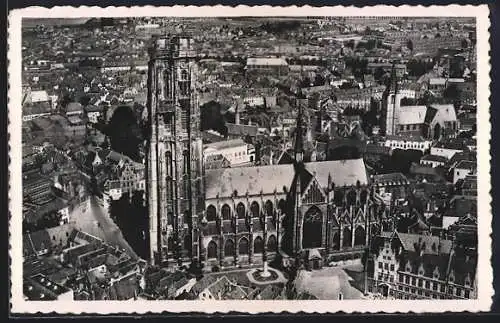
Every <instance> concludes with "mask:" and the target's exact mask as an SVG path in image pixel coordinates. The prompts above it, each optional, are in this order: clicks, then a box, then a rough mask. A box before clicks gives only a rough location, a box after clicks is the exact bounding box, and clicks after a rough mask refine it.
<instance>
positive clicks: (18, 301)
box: [8, 5, 493, 314]
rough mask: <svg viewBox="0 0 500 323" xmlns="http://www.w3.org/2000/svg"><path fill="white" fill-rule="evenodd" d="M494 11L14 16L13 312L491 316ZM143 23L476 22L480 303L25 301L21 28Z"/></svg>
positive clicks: (260, 9)
mask: <svg viewBox="0 0 500 323" xmlns="http://www.w3.org/2000/svg"><path fill="white" fill-rule="evenodd" d="M488 15H489V10H488V7H487V6H486V5H480V6H472V5H467V6H459V5H449V6H430V7H424V6H408V5H404V6H399V7H394V6H372V7H363V8H356V7H342V6H335V7H310V6H303V7H297V6H290V7H271V6H254V7H249V6H237V7H228V6H203V7H196V6H173V7H154V6H144V7H107V8H100V7H85V6H82V7H78V8H75V7H54V8H51V9H47V8H42V7H30V8H25V9H19V10H14V11H12V12H11V13H10V15H9V29H8V33H9V35H8V48H9V49H8V61H9V67H8V73H9V76H8V77H9V92H8V98H9V103H8V118H9V126H8V131H9V135H10V137H9V146H10V152H9V155H10V160H11V162H10V164H9V172H10V177H9V185H10V190H9V199H10V204H9V211H10V221H9V232H10V239H9V242H10V250H9V255H10V258H11V266H10V270H11V277H10V278H11V312H12V313H59V314H84V313H85V314H117V313H130V314H132V313H137V314H145V313H161V312H164V311H166V312H174V313H181V312H202V313H228V312H235V311H236V312H240V313H266V312H274V313H280V312H289V313H298V312H305V313H314V312H315V313H335V312H345V313H354V312H358V313H376V312H385V313H398V312H400V313H408V312H413V313H423V312H447V311H452V312H461V311H470V312H477V311H488V310H489V309H490V306H491V303H492V296H493V286H492V282H493V274H492V267H491V263H490V258H491V246H492V244H491V238H490V235H491V219H492V213H491V196H490V189H491V186H490V149H489V148H490V143H489V141H490V130H491V125H490V114H489V107H490V103H489V95H490V88H489V86H490V77H489V72H490V65H489V57H490V56H489V50H490V46H489V26H490V23H489V18H488ZM140 16H177V17H210V16H226V17H237V16H247V17H248V16H263V17H264V16H267V17H269V16H318V17H321V16H406V17H418V16H422V17H439V16H443V17H476V26H477V50H478V52H477V57H478V71H477V72H478V73H477V75H478V82H477V93H478V99H477V102H478V120H479V126H478V139H477V140H478V143H477V146H478V227H479V228H478V236H479V244H478V248H479V257H478V268H477V270H478V275H477V276H478V299H476V300H435V301H426V300H413V301H409V300H395V301H394V300H391V301H386V300H377V301H370V300H343V301H326V300H319V301H128V302H127V301H51V302H43V301H25V300H24V298H23V291H22V285H23V279H22V259H23V255H22V173H21V162H20V161H21V160H22V146H21V124H22V107H21V85H22V84H21V61H22V60H21V21H22V18H23V17H24V18H81V17H140Z"/></svg>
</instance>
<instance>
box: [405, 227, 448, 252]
mask: <svg viewBox="0 0 500 323" xmlns="http://www.w3.org/2000/svg"><path fill="white" fill-rule="evenodd" d="M397 236H398V237H399V240H400V241H401V244H402V247H403V248H404V249H405V250H406V251H416V250H415V246H416V245H419V244H420V245H422V244H424V243H425V246H426V248H425V252H424V253H425V254H431V255H437V254H438V248H437V246H438V245H440V246H441V248H440V249H439V253H444V254H449V253H450V252H451V249H452V241H451V240H444V239H440V238H439V237H436V236H431V235H420V234H411V233H401V232H398V233H397ZM433 245H435V246H436V248H435V249H433V248H432V246H433Z"/></svg>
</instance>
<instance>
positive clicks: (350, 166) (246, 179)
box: [205, 158, 368, 199]
mask: <svg viewBox="0 0 500 323" xmlns="http://www.w3.org/2000/svg"><path fill="white" fill-rule="evenodd" d="M305 170H306V172H304V174H301V181H305V182H306V183H302V184H303V185H307V184H308V183H309V181H310V179H311V175H312V176H315V177H316V179H317V181H318V183H319V184H320V186H321V187H323V188H325V187H327V186H328V175H329V174H330V175H331V178H332V181H333V182H334V183H335V185H336V186H337V187H340V186H344V185H345V186H353V185H356V183H357V181H359V182H360V184H361V185H364V184H367V183H368V178H367V175H366V169H365V164H364V161H363V159H361V158H360V159H349V160H335V161H322V162H311V163H305ZM314 174H315V175H314ZM294 177H295V169H294V166H293V165H291V164H285V165H266V166H257V167H247V168H244V169H242V168H224V169H216V170H209V171H207V172H206V193H205V197H206V198H207V199H213V198H216V197H217V195H219V197H229V196H231V195H232V194H233V192H234V191H237V192H238V195H244V194H246V193H247V192H248V194H249V195H259V194H260V192H261V191H262V193H263V194H273V193H274V190H275V189H276V192H277V193H278V194H284V193H285V192H284V190H283V188H284V186H286V187H287V188H288V190H289V188H290V184H291V183H292V181H293V178H294Z"/></svg>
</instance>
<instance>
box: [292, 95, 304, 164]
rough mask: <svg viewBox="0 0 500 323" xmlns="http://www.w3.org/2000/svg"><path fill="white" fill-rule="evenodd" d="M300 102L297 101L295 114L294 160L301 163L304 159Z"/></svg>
mask: <svg viewBox="0 0 500 323" xmlns="http://www.w3.org/2000/svg"><path fill="white" fill-rule="evenodd" d="M302 109H303V107H302V103H301V102H299V113H298V115H297V128H296V130H295V147H294V153H295V162H296V163H302V162H303V161H304V133H303V132H304V129H303V122H304V116H303V111H302Z"/></svg>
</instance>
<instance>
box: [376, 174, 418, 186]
mask: <svg viewBox="0 0 500 323" xmlns="http://www.w3.org/2000/svg"><path fill="white" fill-rule="evenodd" d="M373 182H374V183H379V184H389V185H391V184H409V183H410V182H409V181H408V178H406V176H405V175H403V174H402V173H389V174H379V175H373Z"/></svg>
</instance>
